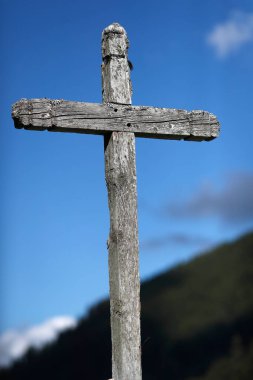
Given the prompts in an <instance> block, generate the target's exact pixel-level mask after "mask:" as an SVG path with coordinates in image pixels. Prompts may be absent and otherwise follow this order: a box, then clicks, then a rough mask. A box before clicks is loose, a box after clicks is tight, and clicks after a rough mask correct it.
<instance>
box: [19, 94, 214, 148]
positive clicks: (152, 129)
mask: <svg viewBox="0 0 253 380" xmlns="http://www.w3.org/2000/svg"><path fill="white" fill-rule="evenodd" d="M12 117H13V120H14V123H15V127H16V128H24V129H28V130H39V131H42V130H48V131H52V132H76V133H87V134H97V135H105V134H107V133H110V132H133V133H134V134H135V136H137V137H151V138H157V139H168V140H181V139H183V140H193V141H202V140H206V141H209V140H213V139H214V138H216V137H217V136H218V134H219V122H218V120H217V119H216V117H215V116H214V115H213V114H211V113H209V112H206V111H190V112H189V111H184V110H178V109H173V108H156V107H144V106H131V105H120V104H113V103H107V104H96V103H83V102H71V101H65V100H50V99H31V100H28V99H21V100H20V101H19V102H17V103H15V104H14V105H13V110H12Z"/></svg>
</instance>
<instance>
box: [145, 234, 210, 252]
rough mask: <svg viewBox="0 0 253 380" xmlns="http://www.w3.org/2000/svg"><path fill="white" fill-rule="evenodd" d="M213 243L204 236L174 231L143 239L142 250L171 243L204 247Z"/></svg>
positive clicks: (153, 248) (157, 247) (158, 247)
mask: <svg viewBox="0 0 253 380" xmlns="http://www.w3.org/2000/svg"><path fill="white" fill-rule="evenodd" d="M211 243H212V242H211V241H210V239H207V238H205V237H202V236H192V235H189V234H185V233H172V234H167V235H163V236H159V237H154V238H151V239H148V240H146V241H143V242H142V243H141V250H143V251H154V250H157V249H160V248H163V247H166V246H169V245H173V246H187V247H189V246H192V247H198V248H200V247H201V248H204V247H207V246H210V244H211Z"/></svg>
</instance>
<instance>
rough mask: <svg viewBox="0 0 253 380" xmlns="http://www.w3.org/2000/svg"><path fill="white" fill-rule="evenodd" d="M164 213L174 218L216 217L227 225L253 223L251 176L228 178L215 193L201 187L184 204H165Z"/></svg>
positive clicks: (212, 190) (249, 174) (252, 183)
mask: <svg viewBox="0 0 253 380" xmlns="http://www.w3.org/2000/svg"><path fill="white" fill-rule="evenodd" d="M166 213H167V215H168V214H169V215H170V216H173V217H177V218H202V217H217V218H219V219H220V220H221V221H222V222H224V223H227V224H230V225H231V224H234V225H235V224H238V223H244V222H249V221H253V174H252V173H237V174H233V175H230V176H229V177H228V178H227V180H226V181H225V182H224V183H223V186H222V187H221V188H218V189H217V188H215V187H214V186H213V185H209V186H202V187H201V188H200V189H199V190H198V191H196V193H195V195H194V196H192V197H191V198H189V199H188V200H186V201H185V202H180V203H174V204H169V205H168V206H167V207H166Z"/></svg>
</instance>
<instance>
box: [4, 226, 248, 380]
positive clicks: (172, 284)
mask: <svg viewBox="0 0 253 380" xmlns="http://www.w3.org/2000/svg"><path fill="white" fill-rule="evenodd" d="M141 299H142V360H143V379H144V380H167V379H173V380H223V379H224V380H225V379H226V380H252V379H253V322H252V321H253V233H251V234H248V235H246V236H244V237H243V238H241V239H240V240H238V241H236V242H234V243H231V244H225V245H222V246H220V247H218V248H217V249H215V250H213V251H212V252H209V253H207V254H205V255H201V256H199V257H197V258H196V259H194V260H193V261H192V262H190V263H188V264H185V265H181V266H179V267H177V268H175V269H173V270H170V271H168V272H165V273H163V274H161V275H160V276H158V277H156V278H154V279H152V280H150V281H147V282H145V283H144V284H143V285H142V290H141ZM110 377H111V343H110V321H109V303H108V301H107V300H106V301H104V302H101V303H99V304H98V305H97V306H95V307H93V308H92V309H91V310H90V312H89V315H88V316H87V317H86V318H83V319H82V320H81V321H80V322H79V324H78V326H77V328H76V329H75V330H74V331H66V332H64V333H63V334H61V335H60V337H59V339H58V341H57V342H55V343H53V344H51V345H48V346H47V347H46V348H45V349H43V350H42V351H41V352H37V351H33V350H31V351H29V353H28V354H27V355H26V356H25V357H24V358H23V359H22V360H21V361H19V362H18V363H16V364H15V365H14V366H13V367H12V368H11V369H10V370H8V371H1V372H0V378H1V379H2V380H16V379H19V380H20V379H21V380H22V379H26V380H30V379H36V380H40V379H48V380H50V379H55V378H56V379H60V380H67V379H75V380H78V379H82V380H83V379H94V380H96V379H97V380H105V379H109V378H110ZM129 380H131V379H129Z"/></svg>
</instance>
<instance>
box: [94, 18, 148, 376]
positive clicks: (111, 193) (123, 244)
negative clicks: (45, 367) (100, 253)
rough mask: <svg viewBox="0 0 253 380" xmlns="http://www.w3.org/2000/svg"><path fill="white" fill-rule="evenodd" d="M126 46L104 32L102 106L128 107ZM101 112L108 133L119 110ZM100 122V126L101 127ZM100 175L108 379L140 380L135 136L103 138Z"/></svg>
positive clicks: (120, 33)
mask: <svg viewBox="0 0 253 380" xmlns="http://www.w3.org/2000/svg"><path fill="white" fill-rule="evenodd" d="M127 47H128V41H127V36H126V33H125V31H124V29H123V28H122V27H121V26H120V25H119V24H112V25H110V26H109V27H108V28H106V29H105V30H104V32H103V37H102V55H103V61H104V62H103V65H102V75H103V101H104V102H108V101H110V102H112V101H113V102H115V103H117V102H118V103H130V102H131V84H130V75H129V68H128V63H127ZM114 55H116V57H114ZM104 56H106V57H108V56H109V57H110V59H107V60H106V61H105V60H104ZM107 66H109V69H107ZM104 107H105V108H106V109H107V111H106V114H107V117H106V120H107V123H106V124H107V126H108V128H111V126H112V125H113V119H114V120H115V115H116V114H118V105H117V104H115V105H114V106H113V107H112V108H110V107H109V109H110V113H111V114H112V116H113V118H109V120H108V119H107V118H108V110H109V109H108V106H106V105H105V106H104ZM105 108H104V109H105ZM119 108H120V107H119ZM101 110H102V109H101ZM115 110H117V112H116V111H115ZM102 112H103V111H102ZM119 112H120V111H119ZM119 119H120V117H119ZM116 120H117V123H118V122H119V124H120V123H121V121H120V120H118V119H117V118H116ZM102 123H103V125H104V122H102ZM105 176H106V184H107V189H108V200H109V209H110V234H109V239H108V252H109V276H110V310H111V334H112V377H113V379H114V380H141V350H140V346H141V338H140V276H139V243H138V223H137V190H136V164H135V136H134V133H131V132H112V133H110V134H107V135H106V136H105Z"/></svg>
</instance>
